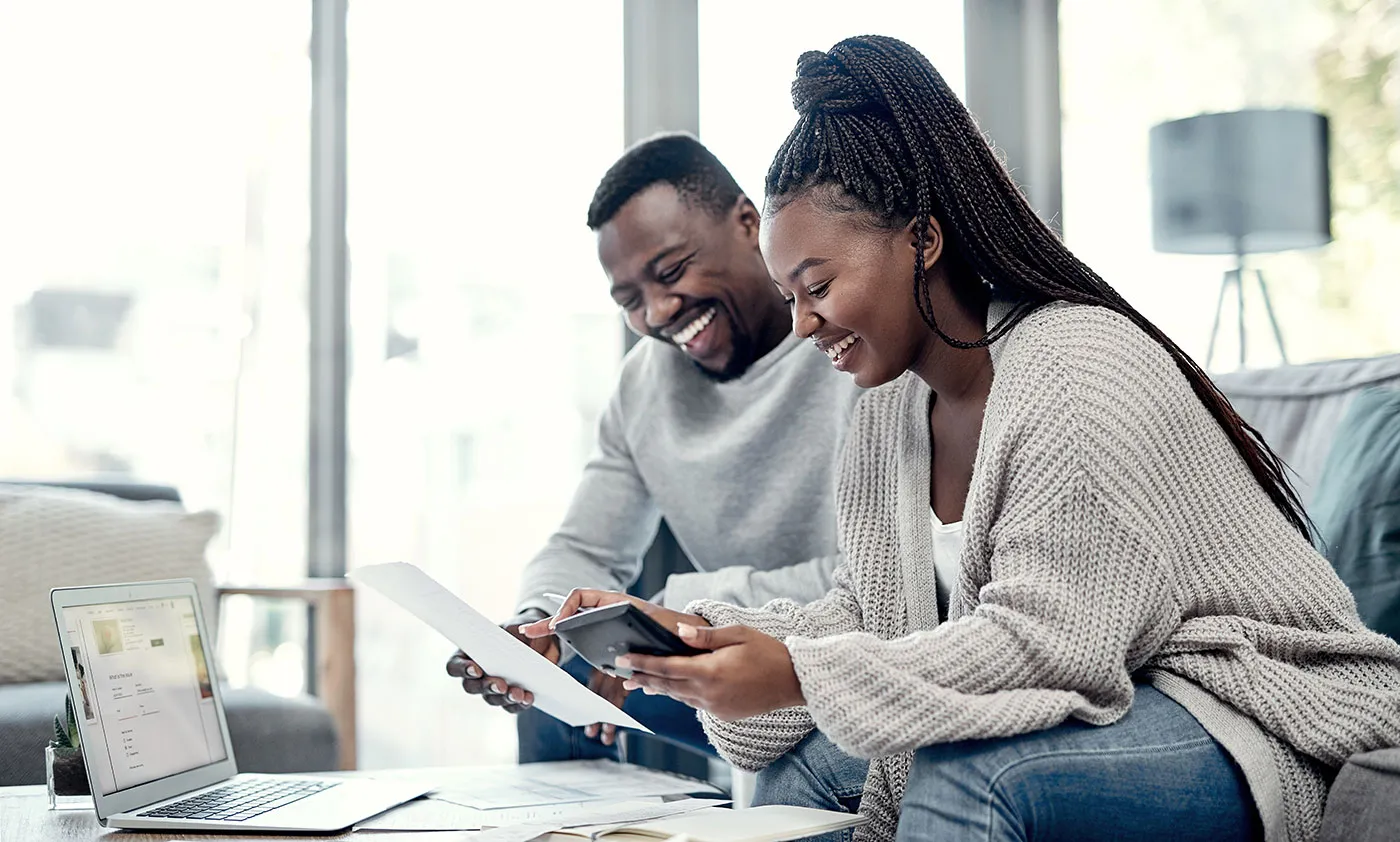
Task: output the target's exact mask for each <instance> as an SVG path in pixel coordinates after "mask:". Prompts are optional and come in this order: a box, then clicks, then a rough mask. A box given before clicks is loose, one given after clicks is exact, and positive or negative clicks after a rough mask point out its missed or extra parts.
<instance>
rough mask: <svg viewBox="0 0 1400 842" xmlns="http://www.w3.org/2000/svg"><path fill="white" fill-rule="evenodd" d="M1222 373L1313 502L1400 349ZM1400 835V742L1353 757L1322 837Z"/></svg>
mask: <svg viewBox="0 0 1400 842" xmlns="http://www.w3.org/2000/svg"><path fill="white" fill-rule="evenodd" d="M1214 379H1215V382H1216V384H1217V385H1218V386H1219V387H1220V390H1221V391H1223V392H1224V393H1225V395H1226V396H1227V397H1229V398H1230V402H1231V403H1232V404H1234V406H1235V409H1236V410H1237V411H1238V412H1239V413H1240V416H1241V417H1243V418H1244V419H1245V421H1247V422H1249V423H1250V424H1251V425H1252V426H1253V427H1254V428H1255V429H1257V430H1258V431H1259V432H1260V433H1261V434H1262V435H1263V436H1264V440H1265V441H1267V442H1268V443H1269V445H1270V446H1271V447H1272V448H1273V449H1274V451H1275V452H1277V453H1278V455H1279V456H1280V457H1281V458H1282V459H1283V461H1284V462H1286V463H1287V464H1288V465H1289V467H1291V468H1292V469H1293V470H1294V471H1295V472H1296V474H1297V475H1296V477H1294V480H1295V483H1294V485H1295V487H1296V489H1297V491H1298V495H1299V498H1300V499H1301V500H1302V503H1303V506H1304V507H1305V508H1307V507H1308V506H1309V504H1310V503H1311V502H1312V500H1313V492H1314V491H1315V489H1316V488H1317V486H1318V481H1319V479H1320V478H1321V477H1322V472H1323V466H1324V464H1325V463H1326V461H1327V455H1328V452H1329V451H1330V449H1331V445H1332V441H1333V436H1334V434H1335V432H1336V430H1337V426H1338V424H1339V423H1340V422H1341V420H1342V418H1343V417H1344V416H1345V414H1346V411H1347V409H1348V407H1349V406H1350V405H1351V402H1352V400H1353V399H1354V398H1355V397H1356V395H1357V394H1358V393H1359V392H1361V391H1362V390H1363V389H1373V388H1382V389H1400V354H1393V355H1389V356H1384V357H1374V358H1371V359H1362V360H1333V361H1328V362H1323V363H1314V364H1312V365H1295V366H1280V367H1278V368H1272V369H1260V370H1256V371H1240V372H1233V373H1230V374H1222V375H1218V376H1216V377H1215V378H1214ZM1396 575H1397V577H1400V570H1397V571H1396ZM1397 838H1400V748H1388V749H1380V750H1377V751H1371V752H1366V753H1364V754H1359V755H1356V756H1354V757H1352V758H1351V759H1350V760H1349V761H1348V762H1347V764H1346V765H1345V766H1344V767H1343V768H1342V769H1341V771H1340V773H1339V774H1338V775H1337V779H1336V781H1335V782H1334V783H1333V785H1332V789H1331V791H1330V793H1329V794H1328V798H1327V810H1326V813H1325V814H1324V816H1323V820H1322V833H1321V836H1320V837H1319V839H1320V842H1381V840H1395V839H1397Z"/></svg>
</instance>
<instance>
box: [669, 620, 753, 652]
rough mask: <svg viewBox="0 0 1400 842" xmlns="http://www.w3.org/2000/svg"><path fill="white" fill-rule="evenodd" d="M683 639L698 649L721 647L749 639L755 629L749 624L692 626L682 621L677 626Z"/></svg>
mask: <svg viewBox="0 0 1400 842" xmlns="http://www.w3.org/2000/svg"><path fill="white" fill-rule="evenodd" d="M676 631H677V633H678V634H679V635H680V638H681V640H684V641H685V642H686V643H688V644H690V645H691V646H694V647H695V648H696V649H721V648H723V647H725V646H734V645H735V644H738V643H743V642H744V641H746V640H748V639H749V634H750V633H751V632H752V631H753V630H752V629H750V628H749V627H748V626H720V627H718V628H715V627H713V626H692V625H688V624H686V623H681V624H679V625H678V626H677V628H676Z"/></svg>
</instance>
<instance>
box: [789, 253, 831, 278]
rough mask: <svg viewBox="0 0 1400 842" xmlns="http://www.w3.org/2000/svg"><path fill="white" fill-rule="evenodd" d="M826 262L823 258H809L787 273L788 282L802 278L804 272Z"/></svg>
mask: <svg viewBox="0 0 1400 842" xmlns="http://www.w3.org/2000/svg"><path fill="white" fill-rule="evenodd" d="M826 262H827V259H826V258H825V257H809V258H807V259H806V260H804V261H802V262H801V263H799V264H797V265H796V266H794V267H793V269H792V271H791V272H789V273H788V280H789V281H794V282H795V281H796V280H797V279H798V278H800V277H801V276H802V273H803V272H806V271H807V270H808V269H811V268H812V267H814V266H820V265H822V264H823V263H826Z"/></svg>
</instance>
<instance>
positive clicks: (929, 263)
mask: <svg viewBox="0 0 1400 842" xmlns="http://www.w3.org/2000/svg"><path fill="white" fill-rule="evenodd" d="M914 221H915V220H910V221H909V224H908V225H906V226H905V228H904V233H905V235H906V236H907V238H908V241H909V249H910V250H911V251H914V252H915V253H916V254H917V252H918V248H919V235H918V232H917V231H915V230H914ZM942 256H943V226H941V225H939V224H938V220H936V219H934V218H933V217H931V216H930V217H929V218H928V231H927V232H926V233H925V234H924V271H925V272H927V271H928V270H930V269H932V268H933V264H935V263H937V262H938V258H940V257H942Z"/></svg>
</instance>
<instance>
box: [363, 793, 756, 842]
mask: <svg viewBox="0 0 1400 842" xmlns="http://www.w3.org/2000/svg"><path fill="white" fill-rule="evenodd" d="M728 803H729V802H728V801H719V800H711V799H693V798H692V799H683V800H680V801H671V802H666V803H662V802H660V801H641V800H629V801H616V802H594V803H590V804H569V805H566V806H553V807H542V808H532V809H528V810H472V809H471V808H469V807H461V806H459V805H456V804H451V803H448V802H445V801H432V800H426V801H424V800H420V801H411V802H409V803H407V804H404V805H401V806H399V807H395V808H394V809H392V810H390V811H389V812H387V813H382V814H380V815H378V816H375V817H374V818H372V819H369V820H367V821H365V822H362V823H360V824H358V825H356V826H355V831H356V832H357V833H367V832H372V831H438V832H441V831H451V830H479V829H481V828H487V829H499V831H498V832H497V833H496V834H472V835H471V836H469V837H467V838H470V839H491V838H496V837H497V836H499V837H500V839H501V842H504V840H506V839H521V840H524V839H533V838H535V837H536V836H539V835H540V834H543V833H548V832H550V831H553V830H561V829H563V828H569V827H583V826H585V825H586V826H590V827H616V826H618V825H621V824H630V823H632V822H639V821H647V820H651V819H661V818H666V817H668V816H677V815H681V814H683V813H690V812H694V811H696V810H702V809H704V808H706V807H713V806H716V805H723V804H728ZM454 811H455V812H454ZM385 838H386V839H387V838H389V837H385ZM392 838H393V839H394V840H398V839H399V836H398V835H397V834H395V835H394V836H393V837H392ZM447 838H448V837H442V839H441V841H440V842H445V840H446V839H447Z"/></svg>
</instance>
